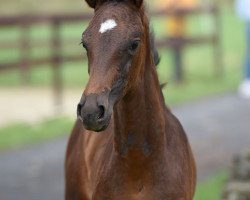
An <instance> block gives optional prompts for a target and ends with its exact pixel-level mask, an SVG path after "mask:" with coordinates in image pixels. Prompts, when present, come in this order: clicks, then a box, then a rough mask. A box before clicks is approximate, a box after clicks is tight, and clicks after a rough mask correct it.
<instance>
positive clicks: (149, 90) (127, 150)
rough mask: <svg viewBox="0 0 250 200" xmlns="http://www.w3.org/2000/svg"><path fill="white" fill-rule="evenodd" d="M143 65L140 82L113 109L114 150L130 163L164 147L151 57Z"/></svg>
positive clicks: (162, 109)
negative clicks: (129, 159) (128, 159)
mask: <svg viewBox="0 0 250 200" xmlns="http://www.w3.org/2000/svg"><path fill="white" fill-rule="evenodd" d="M148 54H151V52H148ZM146 58H147V60H146ZM143 63H144V64H142V65H144V66H143V67H144V73H143V75H142V77H141V79H140V80H139V81H138V83H137V84H134V85H133V87H132V88H131V89H130V91H129V92H128V94H126V96H125V97H124V98H123V99H121V100H120V101H119V102H118V103H117V105H116V106H115V108H114V127H115V136H114V137H115V145H114V146H115V150H116V152H118V154H119V155H121V156H123V157H127V158H132V160H133V158H134V159H136V157H137V158H138V157H140V158H143V157H145V158H146V157H149V156H150V155H153V154H155V153H157V154H158V153H159V152H161V148H163V144H164V131H165V105H164V99H163V95H162V92H161V88H160V84H159V81H158V77H157V73H156V69H155V66H154V64H153V62H152V58H151V55H146V56H145V62H143ZM146 63H152V64H149V66H146V65H147V64H146ZM133 162H134V161H133Z"/></svg>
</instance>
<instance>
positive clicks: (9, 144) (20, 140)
mask: <svg viewBox="0 0 250 200" xmlns="http://www.w3.org/2000/svg"><path fill="white" fill-rule="evenodd" d="M72 127H73V120H72V119H69V118H65V117H61V118H56V119H49V120H45V121H43V122H40V123H36V124H32V125H31V124H27V123H19V124H11V125H7V126H5V127H1V128H0V151H1V150H8V149H16V148H21V147H23V146H27V145H30V144H36V143H41V142H46V141H48V140H51V139H55V138H58V137H59V136H62V135H66V134H68V133H70V131H71V128H72Z"/></svg>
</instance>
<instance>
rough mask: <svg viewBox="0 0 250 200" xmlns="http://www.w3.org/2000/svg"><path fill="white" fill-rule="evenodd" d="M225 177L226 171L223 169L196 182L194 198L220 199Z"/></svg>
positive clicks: (197, 199) (199, 199)
mask: <svg viewBox="0 0 250 200" xmlns="http://www.w3.org/2000/svg"><path fill="white" fill-rule="evenodd" d="M227 178H228V173H227V172H225V171H224V172H221V173H219V174H217V175H215V176H213V177H210V178H209V179H208V180H207V181H205V182H202V183H200V184H198V186H197V188H196V194H195V198H194V200H220V199H221V198H220V197H221V192H222V190H223V187H224V185H225V182H226V180H227Z"/></svg>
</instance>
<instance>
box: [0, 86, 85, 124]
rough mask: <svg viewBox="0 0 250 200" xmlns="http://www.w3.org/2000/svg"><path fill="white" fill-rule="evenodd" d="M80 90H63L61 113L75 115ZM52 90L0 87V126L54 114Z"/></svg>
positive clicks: (30, 120)
mask: <svg viewBox="0 0 250 200" xmlns="http://www.w3.org/2000/svg"><path fill="white" fill-rule="evenodd" d="M80 95H81V90H77V89H72V90H65V91H64V93H63V109H62V110H60V111H61V114H66V115H70V116H75V112H76V111H75V109H76V105H77V103H78V101H79V99H80ZM55 111H56V110H55V104H54V101H53V93H52V90H50V89H47V88H44V89H43V88H42V89H41V88H40V89H35V88H27V87H23V88H19V89H15V88H13V89H12V88H8V89H5V88H0V113H1V115H0V126H3V125H6V124H8V123H12V122H35V121H39V120H42V119H43V118H47V117H50V116H53V115H55Z"/></svg>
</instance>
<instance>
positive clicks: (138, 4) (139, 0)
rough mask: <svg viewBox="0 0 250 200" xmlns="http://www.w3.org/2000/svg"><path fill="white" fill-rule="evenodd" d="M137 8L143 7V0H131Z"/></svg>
mask: <svg viewBox="0 0 250 200" xmlns="http://www.w3.org/2000/svg"><path fill="white" fill-rule="evenodd" d="M131 1H132V2H133V3H134V4H135V5H136V7H137V8H141V6H142V3H143V0H131Z"/></svg>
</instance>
